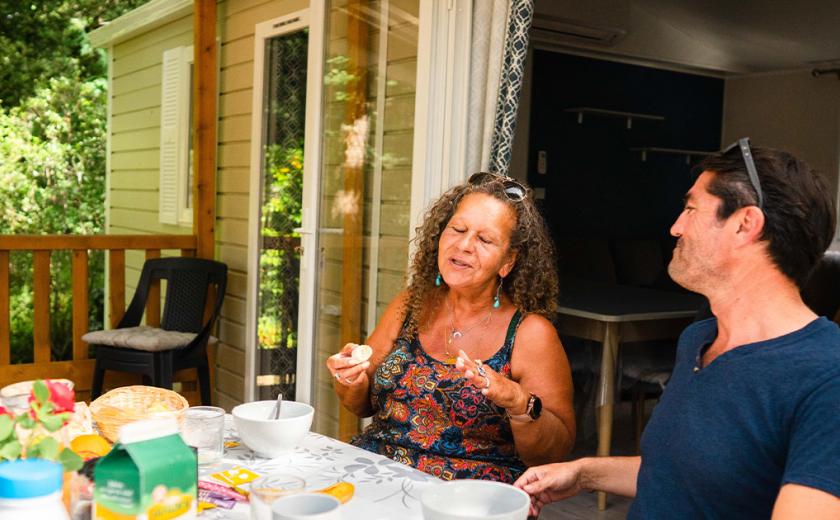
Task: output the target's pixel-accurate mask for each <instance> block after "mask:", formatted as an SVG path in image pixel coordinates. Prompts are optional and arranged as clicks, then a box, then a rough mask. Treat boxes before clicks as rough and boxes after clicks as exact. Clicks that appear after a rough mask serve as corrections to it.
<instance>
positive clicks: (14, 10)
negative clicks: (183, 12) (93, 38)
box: [0, 0, 148, 108]
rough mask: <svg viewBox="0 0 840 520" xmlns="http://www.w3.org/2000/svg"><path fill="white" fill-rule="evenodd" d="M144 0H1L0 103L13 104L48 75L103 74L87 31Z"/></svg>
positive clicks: (100, 57)
mask: <svg viewBox="0 0 840 520" xmlns="http://www.w3.org/2000/svg"><path fill="white" fill-rule="evenodd" d="M147 1H148V0H28V1H23V0H0V107H6V108H9V107H14V106H18V105H19V104H21V103H22V102H23V101H24V100H26V99H27V98H29V97H31V96H33V95H34V94H35V92H36V90H37V89H39V88H42V87H43V86H45V85H46V84H47V82H48V81H49V80H50V79H51V78H55V77H73V76H78V77H80V78H81V80H82V81H89V80H92V79H96V78H104V77H105V75H106V72H107V63H106V59H105V55H104V52H103V51H101V50H97V49H94V48H92V47H91V46H90V43H89V41H88V39H87V36H86V34H85V33H86V32H87V31H90V30H92V29H95V28H96V27H98V26H100V25H101V24H102V23H103V22H105V21H107V20H111V19H113V18H116V17H117V16H119V15H121V14H123V13H126V12H128V11H130V10H131V9H134V8H135V7H138V6H140V5H142V4H144V3H146V2H147Z"/></svg>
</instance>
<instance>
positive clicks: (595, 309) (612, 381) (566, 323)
mask: <svg viewBox="0 0 840 520" xmlns="http://www.w3.org/2000/svg"><path fill="white" fill-rule="evenodd" d="M705 302H706V300H705V298H704V297H703V296H700V295H699V294H695V293H688V292H680V291H667V290H661V289H653V288H646V287H636V286H629V285H616V284H606V283H598V282H594V281H588V280H577V279H565V280H563V281H562V282H561V295H560V300H559V308H558V318H557V329H558V332H559V333H560V334H561V335H568V336H574V337H578V338H582V339H587V340H592V341H597V342H599V343H600V344H601V370H600V373H599V375H598V388H597V394H596V398H595V417H596V419H597V421H598V451H597V455H598V456H607V455H609V454H610V444H611V441H612V424H613V412H614V402H615V392H616V388H615V387H616V376H617V374H616V366H617V364H618V352H619V345H620V344H621V343H622V342H632V341H652V340H665V339H673V340H674V342H673V345H674V348H676V339H677V338H678V337H679V335H680V333H681V332H682V331H683V329H685V327H686V326H687V325H689V324H690V323H691V322H692V321H693V320H694V317H695V316H696V315H697V312H698V310H700V309H701V308H702V307H703V305H704V304H705ZM598 508H599V509H600V510H604V509H605V508H606V494H604V493H599V495H598Z"/></svg>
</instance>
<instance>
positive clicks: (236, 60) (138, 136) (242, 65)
mask: <svg viewBox="0 0 840 520" xmlns="http://www.w3.org/2000/svg"><path fill="white" fill-rule="evenodd" d="M335 3H336V4H340V3H342V2H335ZM418 3H419V2H418V0H392V1H391V6H392V8H399V9H400V12H402V13H408V14H409V15H410V16H414V17H415V20H416V16H417V15H418V8H417V4H418ZM308 4H309V3H308V1H306V0H227V1H224V2H220V3H219V4H218V8H217V9H218V10H217V17H218V25H219V32H218V36H219V39H220V48H219V54H218V55H219V61H220V64H219V85H220V93H219V94H220V95H219V109H218V111H219V114H218V115H219V121H218V136H219V137H218V149H217V194H218V195H217V216H216V258H217V259H218V260H220V261H222V262H225V263H227V264H228V267H229V272H228V288H227V295H226V297H225V304H224V307H223V309H222V316H221V320H220V323H219V336H220V340H221V342H220V344H219V345H218V347H217V351H216V379H215V381H216V393H215V395H214V399H215V401H216V403H217V404H218V405H219V406H222V407H224V408H225V409H228V410H229V409H230V408H232V407H233V406H234V405H236V404H238V403H239V402H241V401H242V398H243V394H244V388H245V385H246V381H245V379H244V376H245V343H246V342H245V338H246V297H247V295H246V290H247V277H248V273H247V257H248V254H247V247H248V204H249V203H248V199H249V193H248V191H249V178H250V146H251V116H252V112H253V107H252V106H251V99H252V87H253V85H252V82H253V67H254V61H253V60H254V28H255V26H256V24H258V23H260V22H264V21H266V20H270V19H273V18H277V17H280V16H283V15H286V14H289V13H292V12H294V11H297V10H300V9H305V8H307V7H308ZM372 5H374V7H375V8H376V9H377V10H378V2H372ZM335 17H336V15H335V14H333V18H335ZM402 23H405V22H402ZM340 25H341V24H339V27H340ZM389 25H393V24H389ZM344 26H346V21H345V23H344ZM394 29H400V28H399V24H397V25H394V26H393V27H391V31H389V32H394ZM400 31H401V32H402V33H404V32H405V27H403V28H402V29H400ZM408 32H409V37H408V38H406V37H405V36H404V35H402V36H401V37H400V38H389V39H388V56H387V71H386V77H387V80H388V83H387V84H388V86H387V89H386V101H385V105H384V106H385V111H384V116H383V123H382V125H383V129H384V137H383V168H382V188H381V192H382V197H381V200H382V209H381V225H380V232H379V240H380V241H379V254H378V258H379V266H378V277H379V278H378V288H377V295H376V299H377V314H381V312H382V310H383V309H384V306H385V305H386V304H387V302H388V301H389V300H390V299H391V298H392V297H393V296H394V294H396V292H397V291H398V290H399V289H400V288H401V287H402V284H403V277H404V273H405V266H406V254H407V250H408V221H409V219H408V212H409V199H410V192H411V149H412V148H411V147H412V141H413V121H414V117H413V110H414V85H415V71H416V61H417V60H416V56H417V49H416V42H417V36H416V32H417V27H416V25H415V26H414V27H413V28H408ZM192 38H193V34H192V15H191V14H190V15H187V16H184V17H182V18H179V19H176V20H173V21H171V22H169V23H166V24H164V25H161V26H159V27H156V28H154V29H152V30H150V31H148V32H145V33H143V34H140V35H138V36H136V37H133V38H131V39H129V40H127V41H124V42H122V43H119V44H117V45H115V46H114V47H113V48H112V53H113V54H112V58H113V62H112V74H113V80H112V89H111V96H112V119H111V157H110V159H111V171H109V172H108V175H109V186H110V193H109V207H108V208H107V211H108V213H109V228H108V233H122V234H125V233H161V234H189V233H191V232H192V229H191V228H190V227H189V226H173V225H165V224H161V223H160V222H159V221H158V184H159V160H160V98H161V62H162V56H163V52H164V51H165V50H167V49H171V48H174V47H178V46H182V45H184V46H188V45H191V44H192V43H193V39H192ZM331 38H333V40H335V42H334V43H335V44H336V45H337V46H338V47H340V46H341V44H342V43H341V41H340V40H342V39H344V40H345V41H346V34H342V31H341V29H338V30H336V31H334V33H333V34H332V35H331ZM378 39H379V35H378V33H377V32H376V31H375V30H374V31H372V32H371V40H372V41H374V42H376V41H378ZM344 45H345V47H346V43H345V44H344ZM376 63H377V59H376V56H373V57H372V61H371V64H372V65H371V66H372V67H373V68H374V69H375V67H376ZM373 72H374V73H375V70H373ZM371 77H372V78H373V77H375V75H372V76H371ZM373 83H375V82H373ZM328 90H329V89H327V91H328ZM374 95H375V90H373V91H371V92H370V96H369V97H370V99H371V101H373V100H374ZM327 112H329V110H328V111H327ZM327 124H328V125H329V123H327ZM373 131H375V129H374V130H373ZM371 142H372V141H371ZM325 145H326V146H327V149H326V150H325V153H324V160H325V162H326V163H327V164H326V165H325V167H326V168H327V169H330V168H331V166H330V165H333V167H334V165H335V164H336V163H338V162H340V160H341V158H342V157H343V150H341V148H340V147H339V146H338V144H337V143H334V142H326V143H325ZM307 159H308V160H313V159H314V158H307ZM327 177H328V176H325V177H323V178H322V182H327V183H328V182H330V181H331V179H330V178H327ZM335 182H340V179H335ZM322 188H323V190H324V191H330V190H329V189H328V188H327V187H326V186H323V187H322ZM367 196H368V200H367V205H368V206H369V205H370V203H371V202H372V201H371V199H370V193H368V194H367ZM330 202H331V201H330V200H328V199H325V200H323V201H322V203H324V204H329V203H330ZM365 222H366V226H369V222H370V218H369V216H366V217H365ZM321 225H322V226H323V225H325V223H321ZM339 226H340V224H339ZM365 233H366V235H367V236H370V235H369V234H370V228H369V227H366V229H365ZM332 238H337V239H338V241H339V242H340V237H331V236H327V237H325V241H329V240H331V239H332ZM368 243H369V240H367V239H366V244H365V251H367V253H366V254H365V257H364V259H363V262H364V266H365V267H364V269H365V270H366V273H367V270H368V269H369V267H370V258H369V247H368ZM327 249H332V248H327ZM338 251H339V252H340V249H338ZM162 254H163V255H164V256H167V255H177V254H179V252H177V251H163V252H162ZM144 259H145V256H144V254H143V253H142V252H141V251H126V253H125V258H124V262H125V267H126V274H125V284H126V289H125V295H124V298H126V299H129V298H130V297H131V295H132V294H133V293H134V287H135V284H136V282H137V278H138V277H139V275H140V268H141V266H142V263H143V261H144ZM336 260H338V261H337V262H336ZM325 264H326V267H325V269H326V270H327V271H328V275H327V276H326V277H325V279H326V280H333V281H337V283H338V285H337V286H336V287H340V279H341V263H340V258H338V259H336V258H327V259H326V260H325ZM367 277H368V275H367V274H366V275H365V280H363V288H366V287H367ZM330 283H332V282H329V281H328V282H327V285H329V284H330ZM319 298H320V302H319V305H318V307H319V309H323V308H324V306H325V305H326V306H329V305H330V304H331V303H333V301H334V302H335V305H336V306H337V308H339V309H340V297H339V295H338V293H337V292H335V290H334V288H332V287H322V289H321V290H320V291H319ZM363 305H367V302H363ZM364 314H366V312H364V313H363V322H364V320H365V319H366V316H364ZM337 325H338V319H337V317H336V319H335V321H334V323H330V320H329V319H326V320H325V321H323V322H321V323H319V324H318V327H317V328H318V330H317V332H316V337H317V338H318V340H317V342H318V345H319V349H318V352H317V354H316V358H315V360H314V363H315V365H316V374H317V376H316V382H315V393H314V398H315V400H316V401H317V402H318V403H319V405H320V404H321V403H323V405H324V408H323V411H322V410H321V409H319V415H320V417H319V418H318V420H317V422H316V425H317V426H316V428H317V429H318V430H319V431H322V432H324V433H327V434H331V433H334V432H335V430H336V428H337V422H336V421H337V413H338V403H337V401H336V399H335V397H334V394H333V392H332V389H331V386H330V382H329V380H328V379H327V378H325V377H324V373H325V370H323V363H324V360H325V357H326V355H329V354H331V353H332V352H334V351H335V350H336V349H337V348H338V347H339V345H338V343H339V341H338V335H337V329H335V332H334V333H333V331H332V328H331V327H332V326H335V327H337ZM321 412H323V413H321Z"/></svg>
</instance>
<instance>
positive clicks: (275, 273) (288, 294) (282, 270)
mask: <svg viewBox="0 0 840 520" xmlns="http://www.w3.org/2000/svg"><path fill="white" fill-rule="evenodd" d="M265 165H266V177H267V179H266V181H267V182H266V191H267V193H266V197H265V202H264V203H263V207H262V218H263V223H262V224H263V225H262V236H263V237H267V238H276V239H277V244H278V246H277V247H273V248H268V247H266V248H264V249H263V250H262V254H261V255H260V271H261V275H260V301H261V305H260V307H261V308H260V317H259V320H258V337H259V342H260V347H262V348H275V347H280V346H284V347H288V348H293V347H296V346H297V334H296V330H297V300H298V284H299V276H300V275H299V269H300V253H299V252H298V251H297V250H296V249H295V248H294V247H293V244H294V243H299V240H300V233H298V232H296V231H295V228H299V227H300V225H301V193H302V191H303V143H302V142H301V143H299V144H298V146H290V147H286V146H282V145H279V144H273V145H270V146H268V147H267V149H266V156H265Z"/></svg>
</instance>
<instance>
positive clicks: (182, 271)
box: [83, 257, 227, 405]
mask: <svg viewBox="0 0 840 520" xmlns="http://www.w3.org/2000/svg"><path fill="white" fill-rule="evenodd" d="M158 280H166V281H167V283H166V298H165V300H164V307H163V313H162V316H161V322H160V328H159V329H152V328H148V327H142V328H141V327H139V325H140V321H141V319H142V318H143V313H144V311H145V308H146V300H147V299H148V296H149V289H150V288H151V286H152V283H153V282H155V281H158ZM226 285H227V266H226V265H225V264H223V263H221V262H216V261H214V260H205V259H200V258H185V257H173V258H156V259H151V260H146V263H145V264H143V272H142V273H141V274H140V281H139V282H138V284H137V291H136V292H135V293H134V297H133V298H132V299H131V303H130V304H129V306H128V309H127V310H126V312H125V316H123V318H122V320H120V322H119V324H118V325H117V327H116V328H115V329H112V330H109V331H97V332H92V333H88V334H86V335H85V336H84V337H83V339H85V338H89V339H85V341H88V342H89V343H91V344H93V345H96V367H95V369H94V373H93V386H92V389H91V399H96V398H97V397H99V395H100V394H101V393H102V382H103V378H104V376H105V371H106V370H118V371H122V372H131V373H134V374H142V375H143V379H144V382H146V383H147V384H148V383H150V384H151V385H153V386H156V387H160V388H167V389H171V388H172V376H173V374H174V373H175V371H177V370H181V369H183V368H193V367H194V368H196V369H197V371H198V380H199V387H200V390H201V402H202V404H204V405H209V404H211V395H210V368H209V363H208V360H207V344H208V341H210V340H211V338H212V336H211V335H210V332H211V330H212V329H213V325H214V324H215V323H216V320H217V318H218V317H219V312H220V310H221V308H222V302H223V300H224V296H225V288H226ZM211 286H215V287H216V299H215V302H214V305H213V312H212V314H211V316H210V319H209V320H208V321H206V322H205V321H204V311H205V307H206V303H207V294H208V290H209V288H210V287H211ZM132 327H136V328H137V329H130V331H132V332H135V331H136V332H137V334H138V337H139V336H143V335H144V333H154V334H155V335H157V336H160V337H164V338H166V339H168V340H170V342H174V343H178V344H177V345H175V346H173V347H160V348H158V347H155V349H149V348H145V349H144V346H145V347H147V346H148V345H144V346H140V348H132V347H133V346H138V341H137V337H132V336H131V335H129V336H128V339H127V340H126V341H122V342H119V346H115V345H114V342H113V341H112V340H113V338H115V337H116V336H119V335H121V334H122V335H123V336H124V337H123V338H122V339H126V338H125V336H126V334H125V333H127V332H129V331H121V330H120V329H129V328H132ZM162 331H170V332H169V333H167V332H162ZM176 331H177V332H176ZM178 333H192V334H194V337H193V336H192V334H190V335H189V336H187V335H185V334H178ZM213 341H214V342H215V338H213Z"/></svg>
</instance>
